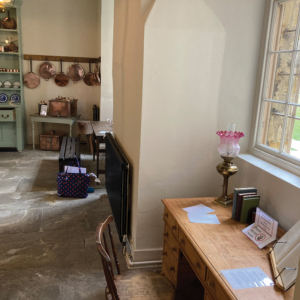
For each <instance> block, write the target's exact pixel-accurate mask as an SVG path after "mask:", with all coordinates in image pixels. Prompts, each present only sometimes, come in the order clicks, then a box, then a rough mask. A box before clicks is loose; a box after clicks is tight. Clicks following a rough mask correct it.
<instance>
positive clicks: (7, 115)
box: [1, 115, 9, 119]
mask: <svg viewBox="0 0 300 300" xmlns="http://www.w3.org/2000/svg"><path fill="white" fill-rule="evenodd" d="M1 117H2V118H5V119H6V118H8V117H9V115H7V116H6V117H4V116H3V115H1Z"/></svg>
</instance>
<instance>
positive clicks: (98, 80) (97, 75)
mask: <svg viewBox="0 0 300 300" xmlns="http://www.w3.org/2000/svg"><path fill="white" fill-rule="evenodd" d="M94 77H95V84H96V85H98V86H99V85H100V84H101V75H100V69H98V64H97V63H95V76H94Z"/></svg>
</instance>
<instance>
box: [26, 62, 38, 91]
mask: <svg viewBox="0 0 300 300" xmlns="http://www.w3.org/2000/svg"><path fill="white" fill-rule="evenodd" d="M24 84H25V86H26V87H28V88H29V89H35V88H36V87H38V86H39V85H40V77H39V76H38V75H36V74H35V73H33V72H32V60H30V72H29V73H27V74H26V75H25V76H24Z"/></svg>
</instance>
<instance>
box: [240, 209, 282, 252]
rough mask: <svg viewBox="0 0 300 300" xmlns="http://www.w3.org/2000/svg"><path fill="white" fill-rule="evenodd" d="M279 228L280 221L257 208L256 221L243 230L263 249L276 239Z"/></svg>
mask: <svg viewBox="0 0 300 300" xmlns="http://www.w3.org/2000/svg"><path fill="white" fill-rule="evenodd" d="M277 228H278V222H277V221H275V220H274V219H272V218H271V217H270V216H269V215H267V214H266V213H265V212H263V211H262V210H261V209H259V208H257V209H256V217H255V223H253V224H251V225H250V226H248V227H247V228H245V229H244V230H242V232H243V233H244V234H245V235H246V236H247V237H248V238H249V239H250V240H251V241H252V242H253V243H254V244H256V245H257V247H258V248H259V249H262V248H263V247H265V246H266V245H268V244H269V243H271V242H273V241H274V240H276V235H277Z"/></svg>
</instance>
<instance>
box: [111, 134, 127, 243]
mask: <svg viewBox="0 0 300 300" xmlns="http://www.w3.org/2000/svg"><path fill="white" fill-rule="evenodd" d="M105 142H106V149H105V187H106V191H107V196H108V200H109V203H110V206H111V210H112V213H113V217H114V221H115V224H116V227H117V231H118V235H119V239H120V241H121V242H124V241H125V240H124V237H125V235H128V231H129V222H130V220H129V217H130V214H129V203H130V197H129V192H130V191H129V190H130V188H129V187H130V186H129V162H128V159H127V158H126V156H125V154H124V152H123V151H122V149H121V147H120V145H119V144H118V142H117V141H116V140H115V139H114V137H113V136H112V134H111V133H107V134H106V137H105Z"/></svg>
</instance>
